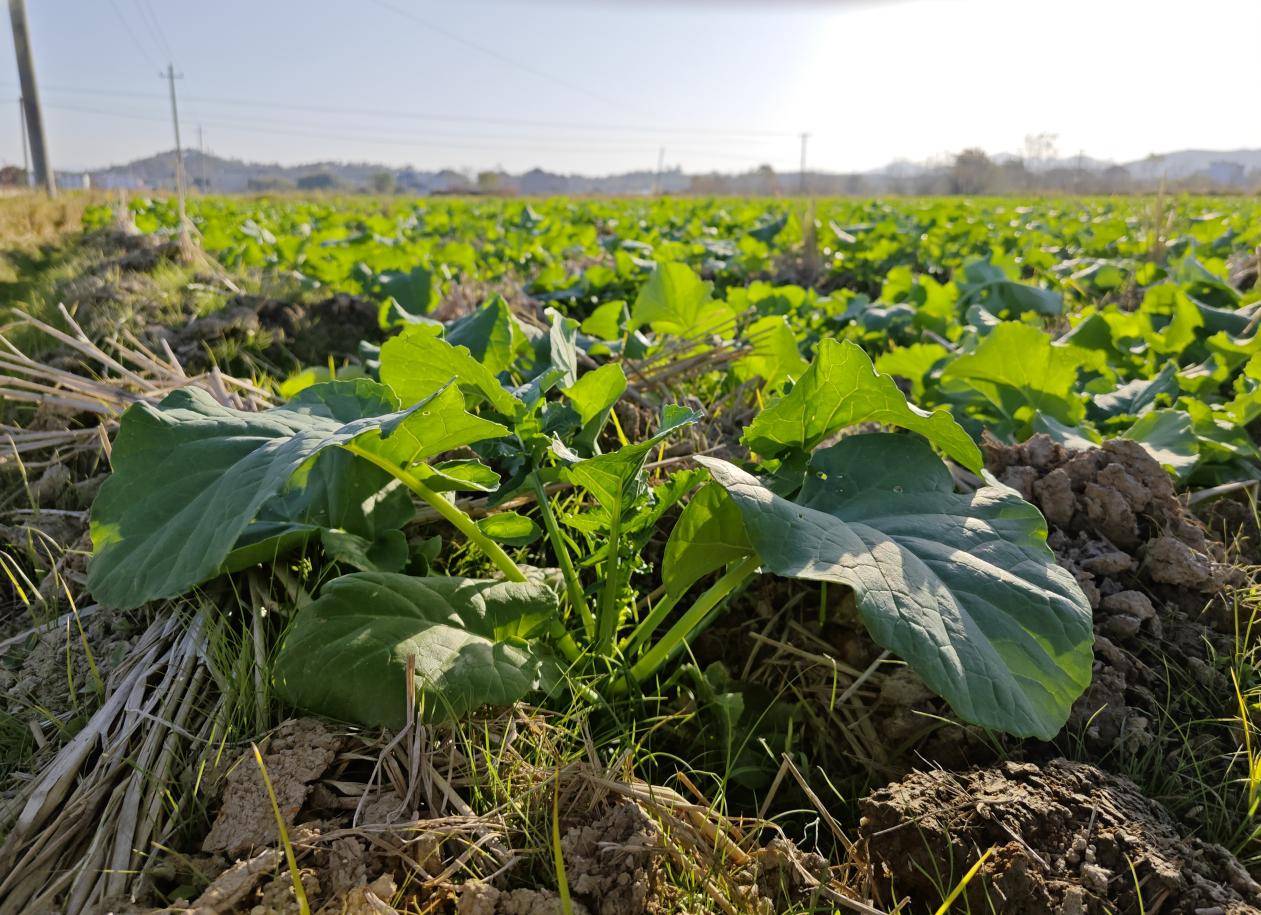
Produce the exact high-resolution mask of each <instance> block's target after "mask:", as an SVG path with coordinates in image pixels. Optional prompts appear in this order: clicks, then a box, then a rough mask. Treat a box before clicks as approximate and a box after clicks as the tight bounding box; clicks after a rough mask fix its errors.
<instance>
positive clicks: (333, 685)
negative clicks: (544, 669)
mask: <svg viewBox="0 0 1261 915" xmlns="http://www.w3.org/2000/svg"><path fill="white" fill-rule="evenodd" d="M556 607H557V603H556V595H555V593H554V592H553V591H551V590H550V589H549V588H547V587H546V586H545V585H543V584H541V583H539V582H525V583H515V582H497V581H477V580H473V579H468V578H413V577H410V576H407V575H393V574H388V573H370V572H358V573H354V574H351V575H345V576H343V577H341V578H337V579H334V580H333V581H331V582H329V583H328V584H327V585H325V586H324V589H323V590H322V591H321V593H320V596H319V598H318V599H317V600H315V601H313V602H312V603H310V604H308V605H307V606H306V607H304V608H303V609H302V610H300V611H299V612H298V615H297V619H296V620H295V622H294V624H293V627H292V628H291V629H290V631H289V633H288V635H286V636H285V640H284V643H283V644H282V645H281V648H280V652H279V655H278V656H277V658H276V667H275V675H276V686H277V688H278V690H279V691H280V694H281V695H282V696H283V697H284V698H285V699H286V700H287V701H288V702H291V703H292V704H294V705H296V706H298V707H299V708H303V709H307V710H309V711H312V712H316V713H318V714H321V715H328V716H329V717H332V718H339V719H343V720H346V721H354V722H357V723H359V724H363V725H367V726H385V727H391V728H399V727H402V725H403V724H404V723H405V710H406V695H407V691H408V689H409V688H412V689H415V690H416V692H417V695H418V698H419V702H420V703H421V707H423V709H424V711H425V714H426V717H427V718H429V719H430V720H442V719H446V718H458V717H461V716H464V715H467V714H468V713H470V712H472V711H473V710H474V709H476V708H478V707H479V706H482V705H508V704H510V703H512V702H515V701H517V700H518V699H520V698H522V697H523V696H525V695H527V694H528V693H529V692H530V691H531V690H533V689H534V688H535V686H536V685H537V683H538V679H539V673H540V667H541V663H542V662H541V658H540V656H539V654H538V653H537V652H536V651H535V650H534V648H533V647H531V645H530V644H529V643H528V642H527V641H525V640H526V639H528V638H529V637H531V636H532V635H534V634H535V633H537V632H538V630H539V629H540V628H542V627H543V626H544V625H545V624H546V623H547V622H548V621H550V620H552V619H553V618H554V617H555V614H556ZM409 657H415V659H416V673H415V679H414V683H412V684H408V683H407V682H406V671H407V659H408V658H409Z"/></svg>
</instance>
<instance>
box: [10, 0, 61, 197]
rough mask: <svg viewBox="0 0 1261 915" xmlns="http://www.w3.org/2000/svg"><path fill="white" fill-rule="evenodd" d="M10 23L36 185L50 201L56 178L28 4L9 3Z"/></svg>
mask: <svg viewBox="0 0 1261 915" xmlns="http://www.w3.org/2000/svg"><path fill="white" fill-rule="evenodd" d="M9 22H10V23H11V24H12V26H13V50H14V53H15V54H16V56H17V62H18V81H19V83H20V84H21V87H22V113H23V116H24V117H25V119H26V135H27V138H28V140H29V141H30V144H31V158H32V159H34V160H35V181H36V183H37V184H42V185H43V186H44V190H45V191H47V192H48V196H49V197H56V196H57V176H56V175H55V174H53V170H52V166H51V165H50V164H49V161H48V139H47V138H46V137H45V136H44V118H43V116H42V115H41V113H40V107H39V92H38V90H37V89H36V88H35V58H34V56H33V55H32V54H31V36H30V32H29V30H28V29H27V27H26V2H25V0H9Z"/></svg>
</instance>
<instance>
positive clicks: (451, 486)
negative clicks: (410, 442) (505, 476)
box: [415, 460, 500, 492]
mask: <svg viewBox="0 0 1261 915" xmlns="http://www.w3.org/2000/svg"><path fill="white" fill-rule="evenodd" d="M415 473H416V476H418V477H419V478H420V480H421V482H423V483H424V484H425V485H426V486H427V487H429V488H430V489H432V490H433V491H434V492H495V491H496V490H497V489H499V483H500V479H499V474H497V473H495V471H493V470H491V469H490V468H489V467H487V466H486V465H485V464H483V463H482V462H481V461H475V460H459V461H443V462H442V463H441V464H421V465H420V466H418V467H417V468H416V470H415Z"/></svg>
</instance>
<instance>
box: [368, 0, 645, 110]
mask: <svg viewBox="0 0 1261 915" xmlns="http://www.w3.org/2000/svg"><path fill="white" fill-rule="evenodd" d="M372 2H373V3H375V4H376V5H377V6H379V7H382V8H383V9H387V10H389V11H390V12H392V13H394V14H395V15H398V16H402V17H403V18H405V19H410V20H411V21H412V22H414V23H416V24H417V25H419V26H421V27H423V28H426V29H428V30H429V31H431V32H436V33H437V34H439V35H441V36H443V37H444V38H447V39H450V40H451V41H454V42H456V43H457V44H462V45H464V46H465V47H466V48H472V49H473V50H474V51H477V52H479V53H481V54H485V55H486V56H487V57H491V58H494V59H495V60H497V61H499V62H500V63H504V64H507V65H508V66H510V67H516V68H517V69H518V70H521V71H523V72H525V73H530V74H532V75H534V76H537V77H539V78H541V79H545V80H547V81H549V82H552V83H555V84H556V85H558V86H564V87H565V88H566V89H569V90H570V91H571V92H577V93H580V94H582V95H585V96H587V97H588V98H592V99H595V100H596V101H599V102H603V103H604V104H606V105H611V106H613V107H614V108H622V109H625V110H628V111H635V112H636V113H638V114H646V113H647V112H644V111H642V110H641V109H639V108H638V107H636V106H634V105H628V104H626V103H625V102H623V101H618V100H616V99H612V98H609V97H608V96H607V95H602V94H601V93H599V92H594V91H593V90H592V89H591V88H590V87H588V86H584V85H581V84H580V83H573V82H570V81H569V80H567V79H565V78H564V77H562V76H557V75H556V74H554V73H549V72H547V71H546V70H540V69H539V68H538V67H536V66H534V65H533V64H528V63H523V62H522V61H519V60H516V59H515V58H512V57H509V56H508V55H506V54H502V53H500V52H499V51H496V50H495V49H494V48H490V47H487V46H486V45H483V44H479V43H478V42H476V41H472V40H470V39H468V38H465V37H464V36H463V35H459V34H456V33H455V32H452V31H451V30H450V29H447V28H444V27H443V26H440V25H438V24H437V23H435V22H432V21H431V20H428V19H422V18H421V17H420V16H417V15H416V14H415V13H413V12H412V11H411V10H409V9H404V8H403V7H400V6H397V5H395V4H393V3H390V2H388V0H372Z"/></svg>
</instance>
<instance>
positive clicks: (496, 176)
mask: <svg viewBox="0 0 1261 915" xmlns="http://www.w3.org/2000/svg"><path fill="white" fill-rule="evenodd" d="M502 186H503V175H501V174H500V173H499V172H492V171H485V172H478V173H477V190H478V191H479V192H480V193H482V194H493V193H495V192H496V191H497V190H499V189H500V187H502Z"/></svg>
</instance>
